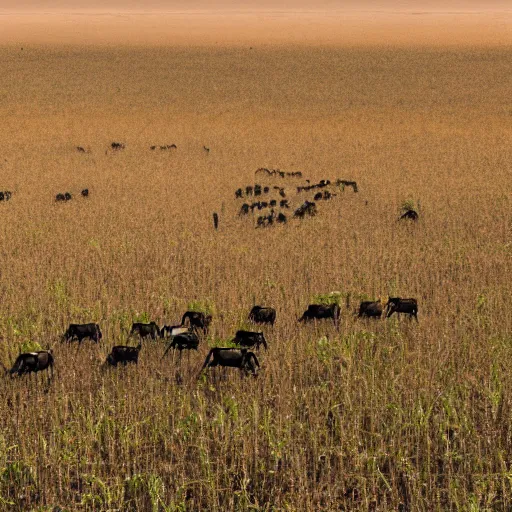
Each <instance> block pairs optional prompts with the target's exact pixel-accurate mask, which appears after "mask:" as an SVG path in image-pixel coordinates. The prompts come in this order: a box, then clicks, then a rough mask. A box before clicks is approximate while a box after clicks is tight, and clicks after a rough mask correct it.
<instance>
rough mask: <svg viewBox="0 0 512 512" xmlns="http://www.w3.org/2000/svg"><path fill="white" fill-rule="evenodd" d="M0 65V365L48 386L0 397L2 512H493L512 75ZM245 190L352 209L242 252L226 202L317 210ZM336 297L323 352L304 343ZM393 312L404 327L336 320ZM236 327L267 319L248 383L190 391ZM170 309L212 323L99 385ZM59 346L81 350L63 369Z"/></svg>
mask: <svg viewBox="0 0 512 512" xmlns="http://www.w3.org/2000/svg"><path fill="white" fill-rule="evenodd" d="M21 46H24V48H23V50H21ZM0 62H1V73H0V121H1V122H0V190H11V191H12V192H13V195H12V197H11V199H10V200H9V201H3V202H1V203H0V276H1V279H0V337H1V347H2V350H1V352H0V362H1V363H2V364H3V365H4V366H5V367H8V368H9V367H10V366H11V365H12V363H13V361H14V360H15V358H16V356H17V355H18V353H19V352H20V351H23V352H26V351H30V350H34V349H36V348H38V347H40V348H42V349H46V348H48V347H51V348H52V349H53V351H54V356H55V378H54V379H53V381H51V383H50V384H49V385H48V383H47V379H46V376H45V375H42V376H41V375H40V376H38V378H37V379H34V377H32V378H28V377H24V378H14V379H9V377H7V376H6V377H2V378H1V382H0V510H6V511H11V510H13V511H15V510H16V511H26V510H36V511H51V510H55V511H57V510H66V511H86V510H87V511H88V510H91V511H92V510H95V511H114V510H116V511H129V510H133V511H135V510H138V511H154V512H156V511H185V510H191V511H192V510H194V511H196V510H197V511H199V510H201V511H207V510H208V511H210V510H211V511H225V510H239V511H244V510H261V511H263V510H268V511H271V510H272V511H278V510H283V511H284V510H288V511H295V510H297V511H299V510H300V511H316V510H325V511H331V510H346V511H353V510H365V511H367V510H378V511H389V510H402V511H413V510H422V511H432V510H438V511H444V510H454V511H455V510H457V511H476V510H510V507H511V504H512V424H511V421H512V371H511V366H510V365H511V361H512V308H511V307H510V297H511V296H512V197H511V186H512V175H511V171H512V168H511V167H512V101H511V91H512V47H510V46H492V45H480V46H471V45H470V44H469V43H468V44H467V45H464V46H463V45H456V46H446V47H443V46H439V45H438V46H436V47H432V46H428V45H422V46H412V45H409V46H407V45H393V46H378V45H359V46H356V45H354V46H347V45H345V46H341V45H320V44H317V45H300V44H282V45H278V44H273V45H258V44H254V45H252V47H251V46H250V45H242V44H239V45H229V46H227V45H225V46H223V45H221V44H218V45H216V46H206V45H197V46H187V45H180V46H174V47H171V46H168V47H165V46H144V45H138V46H132V47H130V46H128V45H125V46H120V45H118V46H115V45H104V46H100V45H92V46H80V45H63V44H61V45H58V44H56V45H53V46H51V45H39V46H37V45H18V44H16V45H13V44H11V45H4V46H2V47H1V48H0ZM114 141H116V142H123V143H125V145H126V148H125V149H124V150H121V151H111V150H110V149H109V146H110V144H111V143H112V142H114ZM164 144H176V146H177V149H176V150H171V151H161V150H158V149H157V150H155V151H151V150H150V149H149V147H150V146H151V145H164ZM76 146H82V147H84V148H86V149H87V150H90V152H87V153H79V152H78V151H77V150H76ZM203 146H207V147H208V148H209V149H210V151H209V152H207V151H205V150H204V149H203ZM259 167H268V168H279V169H281V170H283V171H288V172H294V171H301V172H302V173H303V174H304V178H308V179H310V180H311V182H312V183H313V182H317V181H318V180H320V179H331V180H335V179H337V178H342V179H349V180H356V181H357V183H358V186H359V192H358V193H353V192H352V191H351V190H350V189H347V190H345V191H344V192H342V191H341V190H337V196H336V197H335V198H334V199H333V200H332V201H325V202H324V201H319V202H318V203H317V206H318V214H317V215H316V216H315V217H313V218H306V219H304V220H302V221H301V220H297V219H291V218H290V217H291V215H289V219H288V223H287V224H286V225H284V226H273V227H268V228H259V229H255V223H256V220H255V216H257V214H255V216H251V215H248V216H247V217H244V218H242V217H240V216H239V215H238V212H239V209H240V206H241V204H242V203H243V202H244V200H240V199H238V200H235V195H234V192H235V190H236V189H237V188H239V187H245V186H246V185H250V184H254V183H255V182H258V183H261V184H262V185H263V184H268V185H270V186H274V185H279V186H284V187H285V188H286V191H287V193H288V195H289V199H290V202H291V204H292V207H297V206H299V204H300V203H301V202H302V201H303V200H305V199H311V198H312V196H313V194H314V192H309V193H307V192H303V193H302V194H301V195H300V197H299V196H297V195H296V194H295V193H294V189H295V187H296V186H297V185H303V184H305V181H304V179H303V180H300V179H297V178H295V179H282V178H279V177H274V178H263V177H261V176H258V178H257V179H256V180H255V176H254V172H255V171H256V169H258V168H259ZM83 188H88V189H89V192H90V195H89V197H88V198H82V197H81V196H80V191H81V190H82V189H83ZM333 191H334V190H333ZM64 192H71V193H72V194H73V199H72V200H71V201H69V202H67V203H56V202H55V195H56V194H57V193H64ZM273 197H277V198H279V196H277V194H275V195H274V196H273ZM406 201H413V202H414V203H415V205H416V206H419V214H420V218H419V220H418V222H417V223H414V222H405V223H404V222H397V218H398V216H399V213H400V208H401V206H402V205H403V203H404V202H406ZM214 211H215V212H218V214H219V219H220V223H219V229H218V231H215V230H214V229H213V223H212V213H213V212H214ZM291 211H293V210H292V209H290V210H289V211H288V212H286V213H287V214H289V213H290V212H291ZM333 291H338V292H340V297H341V301H340V305H341V321H340V324H339V326H338V328H335V327H334V326H333V324H332V322H328V321H327V322H319V323H316V324H299V323H298V322H297V319H298V317H299V316H300V315H301V314H302V313H303V311H304V309H305V308H306V306H307V305H308V304H309V303H312V302H314V301H315V297H317V296H318V295H324V294H328V293H330V292H333ZM388 296H401V297H415V298H417V300H418V304H419V322H418V323H416V322H414V321H412V322H411V321H409V320H407V319H406V318H403V319H398V318H396V316H395V315H394V316H393V317H391V318H390V319H387V320H384V319H381V320H377V321H369V320H361V319H357V317H356V316H355V315H354V313H355V312H356V311H357V309H358V306H359V301H360V300H368V299H374V298H375V299H376V298H378V297H382V298H383V299H387V297H388ZM254 304H263V305H269V306H273V307H275V308H276V310H277V321H276V324H275V326H274V327H268V328H267V327H264V328H263V330H264V332H265V336H266V338H267V340H268V343H269V349H268V351H263V350H260V351H259V352H258V357H259V360H260V363H261V371H260V374H259V376H258V377H257V378H252V377H246V378H241V377H240V375H239V372H238V371H235V370H229V369H228V370H226V371H222V370H220V369H216V370H215V371H211V372H209V373H208V375H207V376H206V377H201V378H199V379H198V372H199V369H200V367H201V365H202V363H203V361H204V358H205V357H206V354H207V352H208V350H209V347H212V346H226V344H227V343H229V340H230V339H232V337H233V335H234V333H235V331H236V330H237V329H240V328H250V324H248V322H247V315H248V312H249V310H250V308H251V307H252V306H253V305H254ZM191 306H193V307H201V308H205V309H208V310H209V311H210V312H211V313H212V314H213V322H212V326H211V329H210V333H209V334H208V336H207V337H205V338H203V341H202V342H201V344H200V346H199V350H198V352H194V351H192V352H191V353H185V354H184V355H183V358H182V360H181V361H179V360H178V356H177V355H176V356H172V355H168V356H166V358H165V359H162V354H163V352H164V350H165V346H166V343H165V342H164V341H162V340H158V341H155V342H153V341H144V342H143V346H142V350H141V353H140V358H139V363H138V365H129V366H127V367H122V366H121V367H117V368H105V367H104V365H103V362H104V361H105V358H106V356H107V354H108V352H109V351H110V349H111V347H112V346H113V345H118V344H130V345H133V346H135V345H136V344H137V340H136V339H135V338H131V339H129V338H128V331H129V329H130V326H131V323H132V322H133V321H145V320H147V321H150V320H154V321H156V322H157V323H158V324H159V325H163V324H164V323H165V324H177V323H179V320H180V318H181V315H182V314H183V312H184V311H185V310H187V309H189V308H190V307H191ZM71 322H74V323H85V322H97V323H99V324H100V325H101V328H102V331H103V339H102V341H101V342H100V343H99V344H97V345H96V344H94V343H92V342H90V341H85V342H84V343H83V344H82V346H81V347H80V348H78V347H77V344H72V345H71V346H67V345H66V344H65V343H62V342H61V341H60V336H61V335H62V333H63V332H64V331H65V329H66V327H67V326H68V324H69V323H71ZM256 330H258V328H256ZM59 507H60V508H59Z"/></svg>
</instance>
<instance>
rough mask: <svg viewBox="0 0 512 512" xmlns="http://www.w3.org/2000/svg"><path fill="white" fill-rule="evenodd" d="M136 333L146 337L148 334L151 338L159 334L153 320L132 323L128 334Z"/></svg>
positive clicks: (157, 336)
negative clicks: (146, 322)
mask: <svg viewBox="0 0 512 512" xmlns="http://www.w3.org/2000/svg"><path fill="white" fill-rule="evenodd" d="M134 334H138V335H139V336H140V337H141V338H147V337H148V336H149V337H150V338H152V339H153V340H156V339H157V338H159V337H160V336H161V333H160V329H159V327H158V325H156V323H155V322H150V323H148V324H144V323H142V322H135V323H133V324H132V328H131V330H130V336H133V335H134Z"/></svg>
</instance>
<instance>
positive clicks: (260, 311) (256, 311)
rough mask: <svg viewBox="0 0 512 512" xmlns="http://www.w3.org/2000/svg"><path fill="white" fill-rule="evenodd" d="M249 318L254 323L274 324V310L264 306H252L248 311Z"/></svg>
mask: <svg viewBox="0 0 512 512" xmlns="http://www.w3.org/2000/svg"><path fill="white" fill-rule="evenodd" d="M249 320H251V322H254V323H255V324H270V325H274V322H275V321H276V310H275V309H274V308H269V307H264V306H254V307H253V308H252V309H251V312H250V313H249Z"/></svg>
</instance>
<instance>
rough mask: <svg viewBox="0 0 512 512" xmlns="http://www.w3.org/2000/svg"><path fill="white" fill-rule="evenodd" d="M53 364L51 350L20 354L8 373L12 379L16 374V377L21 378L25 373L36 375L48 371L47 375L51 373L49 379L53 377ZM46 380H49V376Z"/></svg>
mask: <svg viewBox="0 0 512 512" xmlns="http://www.w3.org/2000/svg"><path fill="white" fill-rule="evenodd" d="M53 363H54V359H53V353H52V351H51V350H40V351H38V352H28V353H25V354H20V355H19V356H18V357H17V358H16V361H15V362H14V364H13V365H12V368H11V369H10V370H9V371H8V372H9V374H10V375H11V378H12V377H13V375H14V374H18V376H20V377H21V376H22V375H24V374H26V373H37V372H41V371H43V370H48V373H50V372H51V377H53ZM6 371H7V370H6ZM48 378H50V376H48Z"/></svg>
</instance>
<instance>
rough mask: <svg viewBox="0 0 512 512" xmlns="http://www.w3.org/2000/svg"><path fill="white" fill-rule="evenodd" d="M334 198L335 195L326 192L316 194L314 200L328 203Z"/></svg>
mask: <svg viewBox="0 0 512 512" xmlns="http://www.w3.org/2000/svg"><path fill="white" fill-rule="evenodd" d="M333 197H334V194H331V193H330V192H329V191H328V190H324V191H323V192H317V193H316V194H315V197H314V200H315V201H321V200H322V199H323V200H324V201H328V200H329V199H332V198H333Z"/></svg>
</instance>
